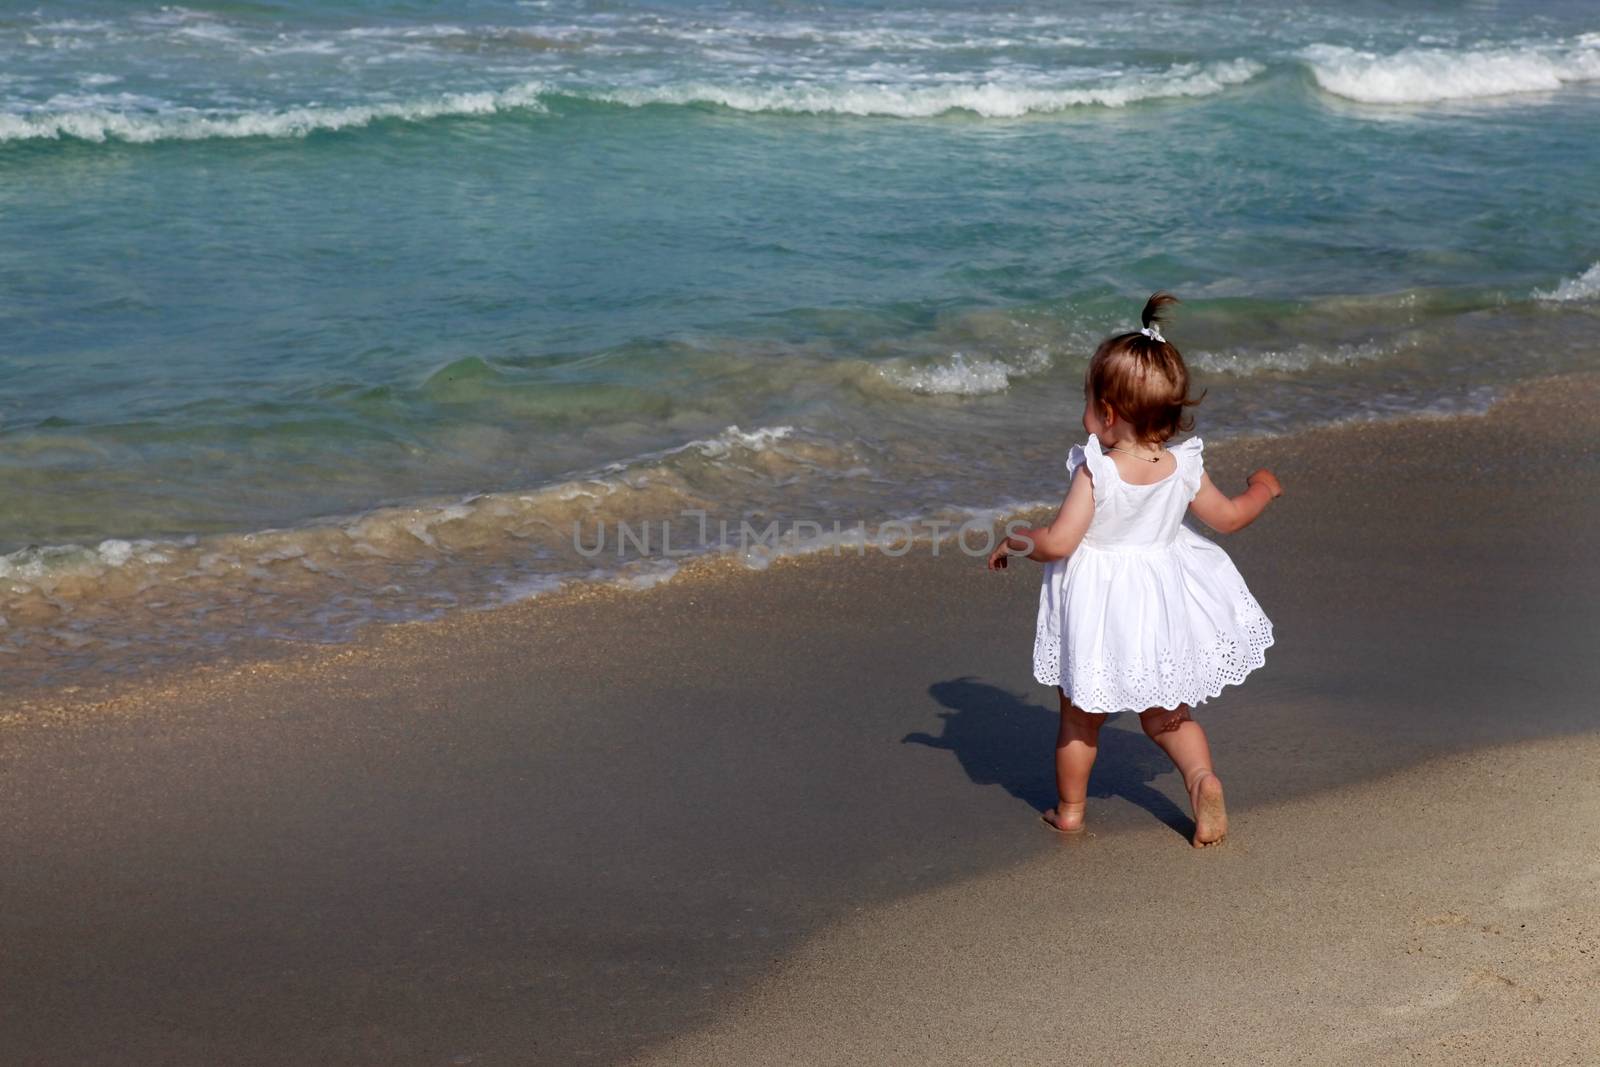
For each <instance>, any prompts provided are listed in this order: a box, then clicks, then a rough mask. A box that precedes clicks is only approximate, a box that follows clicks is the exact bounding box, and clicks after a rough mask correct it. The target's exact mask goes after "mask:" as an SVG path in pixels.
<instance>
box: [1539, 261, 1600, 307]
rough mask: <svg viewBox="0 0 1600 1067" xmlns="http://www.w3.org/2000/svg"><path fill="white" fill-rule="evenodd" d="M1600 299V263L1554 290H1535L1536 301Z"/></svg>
mask: <svg viewBox="0 0 1600 1067" xmlns="http://www.w3.org/2000/svg"><path fill="white" fill-rule="evenodd" d="M1596 297H1600V263H1596V264H1595V265H1594V266H1592V267H1590V268H1589V269H1588V270H1586V271H1584V272H1583V273H1582V274H1580V275H1578V276H1577V277H1576V278H1568V279H1566V280H1565V281H1563V282H1562V283H1561V284H1560V285H1558V286H1556V287H1555V288H1554V289H1550V290H1548V291H1546V290H1534V293H1533V298H1534V299H1535V300H1546V301H1560V302H1566V301H1570V300H1593V299H1595V298H1596Z"/></svg>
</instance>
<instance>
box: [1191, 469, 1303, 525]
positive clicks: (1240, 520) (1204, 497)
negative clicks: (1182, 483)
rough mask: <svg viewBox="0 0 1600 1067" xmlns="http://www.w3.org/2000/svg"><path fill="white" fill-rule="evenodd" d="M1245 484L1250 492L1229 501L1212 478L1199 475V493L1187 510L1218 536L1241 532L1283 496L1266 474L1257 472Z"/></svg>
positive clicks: (1276, 484)
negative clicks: (1212, 482) (1248, 485)
mask: <svg viewBox="0 0 1600 1067" xmlns="http://www.w3.org/2000/svg"><path fill="white" fill-rule="evenodd" d="M1246 480H1247V481H1248V482H1249V483H1250V488H1248V489H1246V490H1245V491H1244V492H1242V493H1240V494H1239V495H1238V496H1236V497H1232V498H1229V497H1227V496H1224V495H1223V492H1222V490H1221V489H1218V488H1217V487H1216V486H1215V485H1213V484H1211V475H1209V474H1202V475H1201V476H1200V491H1199V492H1198V493H1196V494H1195V495H1194V499H1193V500H1191V501H1190V502H1189V510H1190V511H1192V512H1194V514H1195V517H1196V518H1198V519H1199V520H1200V521H1201V522H1203V523H1205V524H1206V525H1207V526H1209V527H1211V528H1212V529H1213V530H1215V531H1217V532H1218V533H1233V532H1234V531H1235V530H1242V529H1244V528H1245V527H1246V526H1249V525H1250V524H1251V523H1252V522H1255V521H1256V519H1257V518H1258V517H1260V515H1261V513H1262V512H1263V511H1265V510H1267V505H1268V504H1270V503H1272V502H1273V501H1274V500H1276V499H1277V498H1278V497H1280V496H1282V495H1283V486H1281V485H1279V484H1278V479H1277V478H1275V477H1274V476H1273V474H1272V472H1271V471H1269V470H1259V471H1256V472H1255V473H1254V474H1252V475H1250V477H1249V478H1248V479H1246Z"/></svg>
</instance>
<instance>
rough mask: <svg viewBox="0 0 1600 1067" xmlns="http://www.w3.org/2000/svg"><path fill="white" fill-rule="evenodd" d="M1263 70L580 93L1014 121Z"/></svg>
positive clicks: (647, 101) (645, 100)
mask: <svg viewBox="0 0 1600 1067" xmlns="http://www.w3.org/2000/svg"><path fill="white" fill-rule="evenodd" d="M1264 69H1266V68H1264V67H1263V66H1262V65H1261V64H1259V63H1256V62H1254V61H1252V60H1248V59H1236V60H1231V61H1228V62H1223V63H1213V64H1209V65H1206V66H1200V65H1198V64H1192V63H1185V64H1179V65H1178V66H1174V67H1171V68H1169V69H1168V70H1166V71H1163V72H1161V73H1158V74H1133V75H1127V76H1124V77H1122V78H1120V79H1118V80H1117V81H1114V82H1111V83H1109V84H1106V85H1099V86H1087V87H1075V88H1051V87H1046V86H1041V85H1033V84H1002V83H999V82H984V83H980V84H949V85H849V84H845V85H823V84H818V85H792V84H791V85H769V86H763V85H753V84H752V85H713V84H688V85H660V86H652V87H648V88H632V89H616V90H610V91H605V92H597V93H592V94H583V95H586V96H588V97H589V98H590V99H594V100H600V101H604V102H608V103H614V104H622V105H625V106H627V107H647V106H649V105H652V104H669V105H679V106H684V105H695V104H700V105H706V104H710V105H715V106H718V107H726V108H729V109H731V110H734V111H746V112H770V113H780V114H781V113H790V114H810V115H858V116H886V117H893V118H932V117H934V116H937V115H944V114H948V113H950V112H953V111H970V112H972V113H974V114H977V115H981V116H983V117H984V118H1018V117H1020V116H1023V115H1028V114H1047V113H1050V112H1057V111H1066V110H1069V109H1071V108H1077V107H1126V106H1127V105H1129V104H1134V103H1138V102H1140V101H1143V100H1158V99H1165V98H1176V97H1192V96H1211V95H1213V94H1215V93H1219V92H1222V91H1223V90H1225V89H1228V88H1230V87H1232V86H1235V85H1242V84H1244V83H1245V82H1248V81H1250V80H1251V79H1252V78H1254V77H1255V76H1256V75H1258V74H1260V73H1261V72H1262V71H1263V70H1264Z"/></svg>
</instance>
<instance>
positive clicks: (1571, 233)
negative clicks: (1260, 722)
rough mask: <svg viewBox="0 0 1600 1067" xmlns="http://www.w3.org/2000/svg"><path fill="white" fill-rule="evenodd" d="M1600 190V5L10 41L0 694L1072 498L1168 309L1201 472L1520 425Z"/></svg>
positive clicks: (1599, 288)
mask: <svg viewBox="0 0 1600 1067" xmlns="http://www.w3.org/2000/svg"><path fill="white" fill-rule="evenodd" d="M1596 173H1600V18H1597V17H1596V16H1595V15H1594V14H1593V11H1592V8H1590V7H1588V6H1587V5H1580V4H1575V3H1573V4H1560V3H1550V4H1515V5H1504V4H1501V5H1467V6H1466V7H1464V8H1463V7H1462V6H1460V5H1454V4H1452V5H1429V6H1425V7H1423V8H1421V9H1420V10H1416V11H1407V12H1397V11H1395V10H1394V9H1393V8H1392V7H1391V6H1390V5H1387V4H1345V5H1340V6H1339V7H1338V8H1337V9H1329V8H1326V7H1321V6H1319V7H1316V8H1312V7H1308V6H1306V7H1303V6H1300V5H1295V4H1281V3H1278V4H1266V5H1262V4H1243V3H1238V4H1223V5H1216V6H1213V7H1210V8H1208V9H1207V10H1206V12H1205V13H1204V15H1203V16H1201V15H1199V14H1197V13H1196V12H1195V11H1194V10H1193V9H1192V8H1190V7H1189V6H1187V5H1180V4H1176V3H1151V2H1147V0H1145V2H1140V3H1138V4H1136V5H1134V6H1133V7H1129V6H1127V5H1121V6H1118V7H1116V8H1111V7H1102V8H1095V9H1091V10H1084V11H1077V12H1062V11H1059V10H1056V9H1055V7H1054V6H1053V5H1045V4H1042V3H1022V4H1011V5H1006V6H1004V7H1002V8H999V9H995V10H988V11H985V12H983V13H981V14H978V13H974V12H972V11H970V10H962V9H961V8H960V7H957V6H954V5H940V4H922V5H916V6H911V5H905V4H886V3H867V4H849V5H832V6H825V7H796V6H793V5H788V4H774V3H766V4H759V3H746V4H724V5H718V4H656V5H649V6H646V5H640V4H613V3H605V4H601V3H562V2H558V0H540V2H531V3H530V2H524V3H510V2H460V0H458V2H454V3H450V4H433V5H413V4H399V3H376V2H373V3H352V4H338V5H329V4H309V3H251V4H242V3H230V4H215V5H198V4H197V5H189V6H183V7H179V6H167V7H162V8H159V9H155V10H141V11H137V12H135V11H130V10H128V8H127V6H126V5H122V4H113V3H56V4H45V5H42V6H40V7H38V8H36V9H32V10H30V11H27V12H22V13H7V14H0V294H4V299H3V300H0V376H3V378H0V380H3V386H0V476H3V477H4V479H5V485H6V487H7V490H8V491H7V492H6V493H5V494H4V496H3V497H0V553H3V555H0V577H3V578H4V584H3V585H0V616H3V617H4V619H5V622H6V625H5V626H3V627H0V653H4V654H5V656H4V662H7V663H10V664H12V668H11V670H10V671H9V672H8V677H10V678H12V679H14V680H19V679H42V680H63V679H66V678H68V677H77V676H79V675H83V674H85V673H89V674H95V673H99V672H101V671H103V670H124V669H129V668H131V667H133V666H136V665H138V664H141V663H148V662H149V661H150V659H151V657H153V656H178V657H183V656H188V655H192V654H194V652H195V650H196V649H199V650H200V651H201V652H205V651H206V650H209V649H211V648H213V647H221V646H226V645H228V644H229V643H230V642H232V641H234V640H236V639H237V638H239V637H240V636H251V635H256V636H262V635H265V636H286V637H292V638H296V639H312V640H336V639H340V638H342V637H344V636H347V635H348V634H349V633H350V632H351V630H352V628H353V627H355V626H358V625H360V624H361V623H362V622H365V621H369V620H373V619H394V618H407V617H415V616H417V615H419V614H427V613H430V612H435V611H439V610H445V609H448V608H451V607H459V606H471V605H477V604H484V603H490V602H494V601H496V600H500V599H504V598H506V597H511V596H520V595H526V594H528V593H532V592H537V591H539V590H542V589H547V588H551V587H552V586H554V585H556V584H559V583H560V582H562V581H567V580H573V579H584V578H609V577H613V576H616V575H618V574H627V575H630V576H631V577H632V579H633V580H635V581H639V582H648V581H650V580H653V579H654V578H655V577H659V576H660V575H663V574H666V573H670V570H671V567H672V565H673V561H672V559H670V558H667V557H666V556H665V555H664V554H663V553H662V552H661V551H660V549H659V539H658V540H657V541H656V542H655V545H654V547H653V548H652V550H651V551H649V552H641V551H640V550H639V545H638V543H637V542H632V543H625V544H624V550H623V552H622V554H621V556H620V557H619V556H618V554H617V553H616V551H615V536H614V535H615V534H616V533H617V529H616V523H618V522H628V523H631V524H634V526H635V527H637V525H638V524H639V523H641V522H643V521H646V520H649V521H652V522H654V523H655V524H656V529H657V531H658V532H659V523H660V522H661V521H663V520H674V521H675V522H676V523H677V525H676V526H674V528H673V535H674V536H679V535H682V537H683V538H684V540H683V541H682V542H680V543H682V544H686V545H688V546H689V547H691V548H695V549H703V548H706V547H708V546H709V547H713V548H714V547H718V546H720V545H722V544H724V543H725V539H723V538H720V537H717V536H711V537H709V538H706V537H701V536H699V534H700V528H699V519H698V518H697V517H691V518H684V517H682V516H681V515H680V513H681V512H682V511H684V510H693V511H696V512H704V513H705V515H706V516H707V522H708V524H709V528H710V529H711V530H713V531H716V530H718V529H719V524H720V523H722V522H724V521H726V522H728V523H731V524H732V525H733V527H734V528H735V529H737V528H738V525H739V524H740V523H749V524H751V525H752V526H753V527H754V528H755V529H757V530H761V529H765V528H766V525H767V524H768V523H770V522H772V521H779V522H781V523H783V524H784V526H783V529H784V530H785V531H786V532H790V533H793V532H794V528H793V527H792V525H790V524H791V523H792V522H794V521H803V522H815V523H817V524H818V526H819V527H821V528H822V531H823V532H822V542H817V539H816V538H812V537H810V535H809V528H805V529H803V530H801V531H800V534H801V536H800V540H802V541H808V540H809V541H812V542H817V543H829V544H831V543H834V542H835V541H843V542H844V543H846V544H849V543H851V541H852V537H857V538H859V537H871V536H873V534H874V532H875V528H876V525H877V524H878V523H881V522H882V521H884V520H886V519H890V518H895V517H902V518H903V517H927V516H934V517H945V518H950V519H961V518H965V517H968V516H972V515H978V516H985V515H989V514H992V511H993V509H996V508H1004V507H1007V506H1010V505H1014V504H1016V503H1018V502H1028V501H1036V500H1044V499H1048V498H1050V497H1051V496H1052V495H1053V494H1057V493H1058V492H1059V489H1060V486H1059V484H1058V483H1059V477H1060V474H1059V471H1060V467H1059V463H1060V458H1061V455H1062V454H1063V453H1064V450H1065V448H1066V446H1067V444H1068V443H1069V442H1070V440H1071V439H1072V438H1073V437H1074V436H1075V435H1079V434H1080V431H1079V430H1078V428H1077V405H1078V404H1079V402H1080V401H1079V386H1078V382H1079V379H1080V375H1081V370H1082V366H1083V363H1084V360H1085V358H1086V356H1087V353H1088V351H1089V349H1090V348H1092V345H1093V343H1094V342H1095V341H1096V340H1097V339H1098V338H1099V337H1100V336H1102V335H1103V334H1105V333H1106V332H1108V331H1111V330H1114V329H1121V328H1126V327H1127V326H1128V325H1129V324H1130V323H1131V322H1132V320H1133V316H1134V315H1135V313H1136V312H1137V309H1138V306H1139V303H1140V301H1141V300H1142V298H1143V296H1144V295H1145V294H1147V293H1148V292H1149V291H1150V290H1151V289H1154V288H1157V287H1164V288H1168V289H1172V290H1174V291H1176V292H1177V293H1178V294H1179V295H1180V296H1182V297H1183V298H1184V299H1185V304H1184V305H1183V307H1182V308H1181V309H1180V312H1179V315H1178V317H1177V320H1176V321H1175V322H1174V323H1173V324H1172V325H1171V326H1170V327H1169V329H1168V330H1167V333H1168V336H1169V337H1170V338H1171V339H1172V340H1174V341H1175V342H1176V343H1177V344H1178V345H1179V346H1180V347H1181V348H1182V349H1183V351H1184V352H1185V354H1186V355H1187V357H1188V359H1189V361H1190V363H1191V365H1192V367H1193V368H1194V370H1195V373H1196V378H1197V382H1198V384H1199V385H1200V386H1201V387H1203V388H1205V389H1206V390H1208V392H1207V397H1206V400H1205V402H1204V404H1203V405H1202V406H1201V407H1200V409H1199V429H1200V431H1201V432H1202V433H1204V434H1205V435H1206V436H1208V437H1211V438H1215V437H1218V436H1230V435H1238V434H1244V433H1261V432H1269V433H1277V432H1291V431H1293V430H1294V429H1295V428H1297V427H1300V426H1305V425H1308V424H1312V423H1317V422H1325V421H1330V420H1338V419H1348V418H1371V417H1391V416H1396V415H1405V414H1410V413H1416V412H1438V413H1445V414H1448V413H1455V412H1470V411H1475V410H1481V409H1482V408H1483V407H1484V406H1485V405H1486V404H1488V403H1489V402H1491V401H1492V399H1493V397H1494V396H1495V395H1496V391H1497V390H1498V389H1501V388H1503V387H1504V386H1505V385H1506V384H1507V383H1510V382H1516V381H1520V380H1525V379H1527V378H1530V377H1536V376H1541V375H1544V374H1548V373H1551V372H1556V371H1561V370H1567V369H1573V368H1582V367H1589V366H1593V365H1594V358H1595V357H1594V352H1595V346H1594V343H1593V341H1592V336H1593V330H1594V327H1595V326H1596V319H1597V316H1600V245H1597V242H1596V239H1595V237H1594V234H1595V233H1596V232H1600V225H1597V224H1600V197H1597V196H1596V192H1595V189H1596V186H1595V182H1594V177H1593V176H1594V175H1595V174H1596ZM575 522H577V523H579V524H580V525H579V527H578V529H579V531H581V532H582V535H583V536H582V538H581V539H580V540H579V542H578V543H577V544H575V543H574V527H573V524H574V523H575ZM834 523H838V524H840V526H841V532H838V533H835V532H834V528H833V524H834ZM857 523H860V524H863V527H864V529H863V532H862V533H860V534H855V535H852V534H851V533H850V530H851V529H852V528H854V527H855V524H857ZM602 528H604V529H609V530H610V531H611V533H612V534H613V540H612V541H611V542H609V543H608V545H607V550H606V551H604V552H600V553H596V554H593V555H586V554H585V553H584V552H581V551H578V547H579V545H581V544H589V545H593V544H594V543H595V542H594V538H595V536H596V534H597V531H599V530H600V529H602ZM735 540H736V541H737V538H735ZM799 547H805V546H804V545H801V546H799ZM813 547H815V545H814V544H813ZM641 556H647V557H649V558H643V559H641V558H640V557H641ZM761 558H763V556H762V554H761V553H756V554H755V555H754V556H753V562H757V563H759V561H760V559H761Z"/></svg>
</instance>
